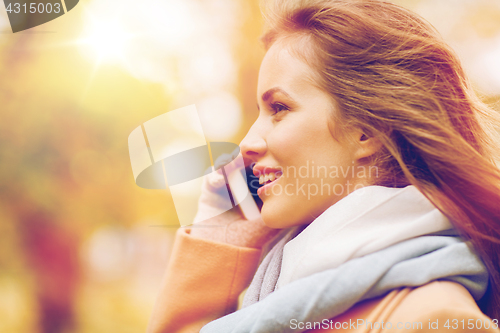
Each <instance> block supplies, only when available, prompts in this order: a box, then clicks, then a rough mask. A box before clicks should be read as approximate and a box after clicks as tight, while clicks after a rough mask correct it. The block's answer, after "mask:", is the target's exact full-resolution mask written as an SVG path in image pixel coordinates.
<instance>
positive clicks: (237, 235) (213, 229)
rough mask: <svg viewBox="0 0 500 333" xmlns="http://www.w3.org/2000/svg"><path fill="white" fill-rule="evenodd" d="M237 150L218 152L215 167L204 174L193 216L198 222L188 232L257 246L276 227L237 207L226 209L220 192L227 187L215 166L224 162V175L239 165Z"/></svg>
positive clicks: (234, 170) (217, 166)
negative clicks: (195, 211)
mask: <svg viewBox="0 0 500 333" xmlns="http://www.w3.org/2000/svg"><path fill="white" fill-rule="evenodd" d="M238 153H239V149H237V150H235V151H234V152H233V153H232V154H224V155H222V156H220V157H219V158H218V159H217V160H216V161H215V163H214V166H215V168H216V169H217V171H215V172H212V173H210V174H209V176H208V177H206V178H205V181H204V183H203V188H202V192H201V196H200V199H199V202H198V213H197V214H196V218H195V221H201V222H197V223H195V224H194V225H193V226H192V227H191V235H192V236H195V237H201V238H205V239H210V240H213V241H216V242H222V243H228V244H232V245H236V246H242V247H252V248H261V247H262V246H264V245H265V244H266V243H267V242H268V241H270V240H271V239H272V238H273V237H274V236H275V235H276V234H277V233H278V232H279V231H280V230H279V229H272V228H269V227H267V226H266V225H265V224H264V222H263V221H262V219H261V218H258V219H255V220H247V219H245V217H244V216H243V214H242V213H241V210H240V209H239V207H234V208H232V209H230V210H228V211H226V208H225V207H226V205H227V197H226V196H225V195H224V193H225V192H226V189H227V190H229V187H227V185H226V182H225V179H224V175H223V173H222V169H221V168H219V166H221V165H224V171H225V173H226V175H229V174H230V173H232V172H238V170H237V169H239V168H241V167H243V163H242V161H243V158H242V157H241V156H239V157H238V158H236V156H237V155H238ZM214 215H215V216H214ZM205 216H207V218H205ZM210 216H214V217H210Z"/></svg>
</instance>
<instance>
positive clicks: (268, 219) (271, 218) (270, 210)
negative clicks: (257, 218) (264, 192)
mask: <svg viewBox="0 0 500 333" xmlns="http://www.w3.org/2000/svg"><path fill="white" fill-rule="evenodd" d="M290 213H293V214H290ZM261 215H262V221H264V224H265V225H267V226H268V227H269V228H273V229H284V228H290V227H293V226H296V225H300V224H304V223H305V222H302V221H301V219H300V218H298V217H299V215H298V214H296V209H295V211H294V209H293V207H289V208H281V209H278V208H277V207H276V205H269V204H268V205H267V207H266V204H265V203H264V205H263V206H262V211H261Z"/></svg>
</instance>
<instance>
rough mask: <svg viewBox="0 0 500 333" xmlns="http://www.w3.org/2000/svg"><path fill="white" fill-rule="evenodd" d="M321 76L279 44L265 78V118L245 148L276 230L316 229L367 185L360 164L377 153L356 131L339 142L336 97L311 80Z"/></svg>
mask: <svg viewBox="0 0 500 333" xmlns="http://www.w3.org/2000/svg"><path fill="white" fill-rule="evenodd" d="M313 73H314V72H313V69H312V68H311V67H310V66H309V65H308V64H306V63H305V62H303V61H301V60H299V58H297V57H296V56H294V55H293V52H291V51H290V49H289V48H288V47H287V44H286V42H283V43H280V42H279V41H278V42H275V43H274V44H273V45H272V46H271V47H270V48H269V50H268V51H267V53H266V55H265V57H264V59H263V61H262V64H261V67H260V72H259V80H258V87H257V101H258V102H257V106H258V108H259V116H258V118H257V120H256V121H255V123H254V124H253V125H252V127H251V129H250V130H249V132H248V134H247V135H246V137H245V138H244V139H243V141H242V142H241V144H240V147H241V151H242V153H243V156H244V158H246V160H247V161H251V163H253V164H255V166H254V168H253V170H254V174H255V175H256V176H258V177H260V183H265V185H264V186H262V187H260V188H259V190H258V195H259V197H260V198H261V199H262V201H263V206H262V211H261V213H262V219H263V221H264V222H265V223H266V225H268V226H270V227H273V228H287V227H291V226H295V225H300V224H306V223H310V222H312V221H313V220H314V219H315V218H316V217H318V216H319V215H320V214H321V213H323V212H324V211H325V210H326V209H327V208H328V207H330V206H331V205H333V204H334V203H335V202H337V201H339V200H340V199H341V198H343V197H345V196H346V195H347V194H349V193H351V192H353V191H354V190H355V189H358V188H360V187H362V186H363V185H366V182H365V181H366V179H364V178H366V177H363V175H360V172H359V167H358V165H357V162H358V161H359V159H361V158H363V157H366V156H369V155H370V154H372V153H373V152H374V145H373V142H371V141H372V140H371V139H368V140H367V139H366V137H365V136H364V135H363V133H362V132H361V131H359V130H355V129H351V130H349V129H345V130H344V131H343V137H342V139H340V138H335V137H333V136H332V133H331V131H330V128H331V127H330V128H329V125H330V126H333V128H335V126H342V124H338V123H334V124H332V117H331V113H332V112H338V110H336V109H335V104H334V102H333V101H332V99H331V97H330V95H329V94H328V93H327V92H325V91H323V90H321V89H320V88H319V87H318V86H316V85H315V84H314V82H313V81H311V79H309V78H311V77H312V76H313V75H312V74H313Z"/></svg>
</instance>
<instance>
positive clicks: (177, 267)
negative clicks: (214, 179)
mask: <svg viewBox="0 0 500 333" xmlns="http://www.w3.org/2000/svg"><path fill="white" fill-rule="evenodd" d="M189 232H190V229H184V228H181V229H179V230H178V231H177V234H176V239H175V243H174V248H173V251H172V255H171V257H170V262H169V264H168V267H167V270H166V273H165V276H164V277H163V281H162V283H161V287H160V292H159V296H158V299H157V300H156V303H155V306H154V309H153V314H152V316H151V318H150V320H149V324H148V329H147V332H148V333H160V332H168V333H176V332H178V333H187V332H199V331H200V329H201V328H202V327H203V326H204V325H205V324H207V323H208V322H210V321H212V320H215V319H217V318H219V317H222V316H224V315H226V314H228V313H231V312H233V311H235V310H236V307H237V302H238V296H239V295H240V293H241V292H242V291H243V290H244V289H245V288H246V287H247V286H248V284H249V283H250V282H251V279H252V277H253V275H254V274H255V271H256V270H257V267H258V264H259V259H260V254H261V250H258V249H253V248H245V247H237V246H233V245H230V244H224V243H217V242H213V241H210V240H205V239H202V238H198V237H193V236H191V235H190V233H189Z"/></svg>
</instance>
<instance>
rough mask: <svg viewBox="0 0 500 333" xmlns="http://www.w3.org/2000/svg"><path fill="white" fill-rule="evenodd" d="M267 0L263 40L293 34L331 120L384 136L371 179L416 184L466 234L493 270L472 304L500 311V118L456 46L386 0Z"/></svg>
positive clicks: (393, 184) (491, 312)
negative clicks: (327, 101)
mask: <svg viewBox="0 0 500 333" xmlns="http://www.w3.org/2000/svg"><path fill="white" fill-rule="evenodd" d="M264 6H265V7H264V13H263V14H264V17H265V19H266V23H267V30H266V32H265V34H264V35H263V36H262V38H261V40H262V41H263V43H264V46H265V48H266V49H269V48H270V47H271V46H272V45H273V44H274V43H275V42H277V41H280V42H281V41H283V42H284V43H286V42H287V41H291V43H288V44H287V45H289V46H290V48H291V49H292V51H293V52H294V53H295V54H296V55H297V56H298V57H301V59H302V60H304V61H305V62H306V63H307V64H309V65H310V66H311V67H312V68H313V69H314V72H315V76H316V79H315V80H316V83H317V84H318V86H319V87H320V88H321V89H323V90H324V91H326V92H328V93H329V94H330V95H331V96H332V99H333V101H334V104H335V106H336V109H337V112H335V113H334V114H333V113H332V117H335V118H334V119H335V122H336V123H337V124H339V123H340V124H342V126H344V127H346V128H347V127H349V126H356V127H357V128H360V129H361V130H363V131H364V133H365V135H367V136H368V137H374V138H377V139H378V140H380V142H381V143H382V145H383V148H382V149H381V150H380V151H379V152H378V153H377V154H376V156H374V157H373V158H372V159H371V160H370V163H373V164H374V165H376V166H378V169H379V172H380V174H379V176H380V177H379V178H377V179H374V180H373V183H374V185H383V186H389V187H402V186H406V185H409V184H413V185H415V186H416V187H417V188H418V189H419V190H420V191H421V192H422V193H423V194H424V195H425V196H427V198H429V199H430V200H431V201H432V202H433V204H434V205H435V206H436V207H437V208H438V209H439V210H440V211H441V212H442V213H444V214H445V215H446V216H447V217H448V218H449V219H450V221H451V222H452V224H453V225H454V226H455V227H456V228H457V229H458V230H459V232H460V233H461V236H462V237H463V238H465V239H466V240H470V241H471V243H472V245H473V247H474V249H475V251H476V252H477V253H478V254H479V255H480V257H481V258H482V260H483V261H484V263H485V265H486V267H487V269H488V272H489V274H490V281H489V282H490V283H489V286H488V290H487V293H486V295H485V296H484V297H483V298H482V299H481V300H480V301H479V302H478V304H479V306H480V308H481V310H482V311H483V312H485V313H486V314H487V315H489V316H490V317H492V318H499V317H500V258H499V254H500V171H499V169H498V165H497V163H498V161H500V158H499V155H498V154H499V153H500V147H499V144H500V141H499V137H498V132H497V131H496V127H497V126H498V125H499V124H500V121H499V117H498V114H497V113H496V112H495V111H494V110H492V109H490V108H488V107H487V106H486V105H485V104H483V103H482V102H481V101H480V99H479V98H478V97H477V96H476V94H475V92H474V91H473V89H472V87H471V84H470V83H469V81H468V79H467V77H466V75H465V73H464V70H463V68H462V66H461V64H460V61H459V59H458V57H457V56H456V55H455V53H454V52H453V50H451V49H450V47H449V46H448V45H447V44H446V43H445V42H444V41H443V39H442V38H441V37H440V35H439V33H438V32H437V31H436V30H435V29H434V28H433V27H432V26H431V25H430V24H429V23H427V22H426V21H425V20H424V19H422V18H420V17H419V16H418V15H416V14H414V13H412V12H410V11H408V10H406V9H404V8H401V7H399V6H397V5H394V4H391V3H389V2H384V1H380V0H312V1H311V0H309V1H291V0H273V1H272V3H265V4H264ZM294 41H295V43H294ZM337 127H338V126H337ZM336 131H340V132H342V128H336Z"/></svg>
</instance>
